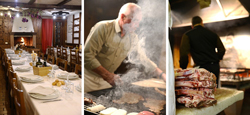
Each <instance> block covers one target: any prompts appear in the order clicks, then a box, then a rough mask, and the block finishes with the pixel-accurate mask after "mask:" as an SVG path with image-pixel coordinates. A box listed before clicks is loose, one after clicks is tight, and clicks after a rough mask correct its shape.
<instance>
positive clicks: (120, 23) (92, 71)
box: [84, 3, 166, 92]
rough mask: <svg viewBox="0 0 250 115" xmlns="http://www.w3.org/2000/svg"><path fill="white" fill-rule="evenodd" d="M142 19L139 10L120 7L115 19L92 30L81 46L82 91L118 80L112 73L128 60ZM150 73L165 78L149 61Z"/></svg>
mask: <svg viewBox="0 0 250 115" xmlns="http://www.w3.org/2000/svg"><path fill="white" fill-rule="evenodd" d="M140 20H141V8H140V7H139V6H138V5H136V4H134V3H127V4H125V5H123V6H122V7H121V9H120V11H119V15H118V18H117V19H115V20H108V21H101V22H98V23H97V24H96V25H95V26H94V27H92V29H91V31H90V33H89V35H88V38H87V40H86V44H85V47H84V92H91V91H96V90H101V89H107V88H111V87H112V86H114V85H115V81H116V80H119V79H120V77H119V76H118V75H115V74H114V71H115V70H116V69H117V68H118V67H119V66H120V64H121V63H122V61H123V60H124V59H125V58H126V57H127V54H128V52H129V50H130V49H131V47H132V44H133V43H132V41H133V40H134V38H136V37H137V36H136V34H135V33H134V31H135V30H136V28H138V26H139V22H140ZM145 66H146V69H147V70H149V72H152V73H155V74H156V75H157V76H160V77H162V78H164V79H166V74H165V73H163V72H162V70H160V69H159V68H157V66H156V64H154V63H153V62H152V61H150V60H148V61H147V63H145Z"/></svg>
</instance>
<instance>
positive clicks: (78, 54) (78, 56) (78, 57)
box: [77, 50, 82, 64]
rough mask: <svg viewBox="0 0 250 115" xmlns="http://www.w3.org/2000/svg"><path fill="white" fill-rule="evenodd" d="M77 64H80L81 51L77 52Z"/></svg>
mask: <svg viewBox="0 0 250 115" xmlns="http://www.w3.org/2000/svg"><path fill="white" fill-rule="evenodd" d="M77 63H78V64H82V51H81V50H79V51H78V52H77Z"/></svg>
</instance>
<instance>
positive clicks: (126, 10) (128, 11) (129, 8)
mask: <svg viewBox="0 0 250 115" xmlns="http://www.w3.org/2000/svg"><path fill="white" fill-rule="evenodd" d="M140 10H141V7H140V6H138V5H137V4H135V3H126V4H124V5H123V6H122V7H121V9H120V11H119V14H118V19H120V18H121V14H125V15H126V16H133V14H134V13H135V12H137V11H140Z"/></svg>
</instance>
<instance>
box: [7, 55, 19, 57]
mask: <svg viewBox="0 0 250 115" xmlns="http://www.w3.org/2000/svg"><path fill="white" fill-rule="evenodd" d="M7 56H8V57H18V55H17V54H7Z"/></svg>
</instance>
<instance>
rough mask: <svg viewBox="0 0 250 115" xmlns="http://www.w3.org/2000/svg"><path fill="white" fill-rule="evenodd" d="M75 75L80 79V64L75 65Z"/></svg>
mask: <svg viewBox="0 0 250 115" xmlns="http://www.w3.org/2000/svg"><path fill="white" fill-rule="evenodd" d="M75 73H76V74H77V75H79V77H80V78H82V66H81V64H76V67H75Z"/></svg>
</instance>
